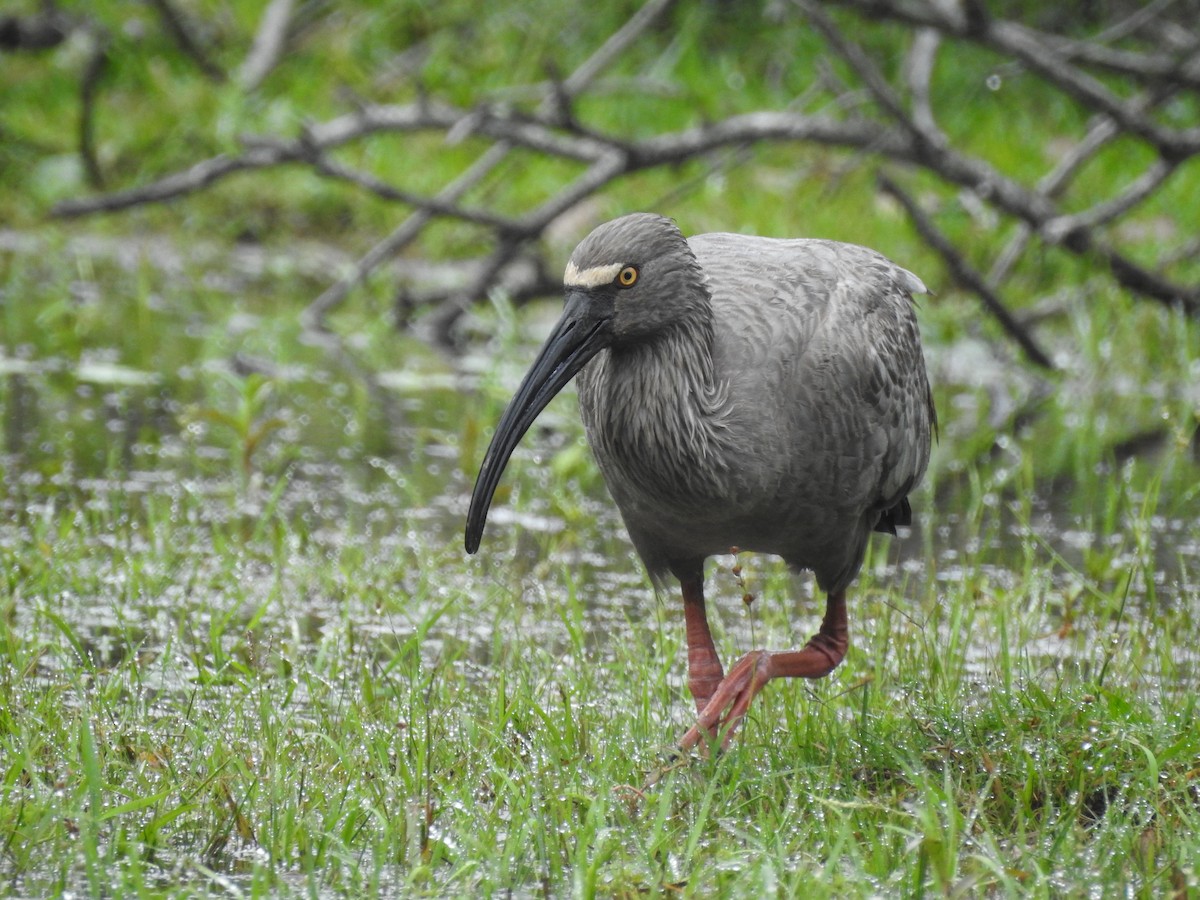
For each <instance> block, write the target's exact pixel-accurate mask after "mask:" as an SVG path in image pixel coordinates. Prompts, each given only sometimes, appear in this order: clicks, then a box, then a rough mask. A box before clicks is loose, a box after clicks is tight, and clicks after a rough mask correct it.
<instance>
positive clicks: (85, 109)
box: [79, 25, 109, 190]
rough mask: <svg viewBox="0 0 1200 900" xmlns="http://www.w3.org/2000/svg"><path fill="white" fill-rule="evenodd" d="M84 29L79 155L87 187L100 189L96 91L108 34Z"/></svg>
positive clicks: (93, 27) (105, 63)
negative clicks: (86, 47) (86, 43)
mask: <svg viewBox="0 0 1200 900" xmlns="http://www.w3.org/2000/svg"><path fill="white" fill-rule="evenodd" d="M84 30H85V32H86V33H87V37H88V56H87V62H85V63H84V67H83V77H82V78H81V79H80V86H79V156H80V158H81V159H82V160H83V170H84V172H86V173H87V179H88V184H90V185H91V186H92V187H93V188H95V189H97V190H98V189H100V188H102V187H104V173H103V172H102V171H101V170H100V160H99V159H98V158H97V156H96V92H97V91H98V90H99V88H100V79H101V78H103V77H104V71H105V69H107V68H108V44H109V40H108V33H107V32H106V31H105V30H104V29H103V28H101V27H100V26H99V25H90V26H87V27H85V29H84Z"/></svg>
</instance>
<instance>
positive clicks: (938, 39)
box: [905, 28, 945, 140]
mask: <svg viewBox="0 0 1200 900" xmlns="http://www.w3.org/2000/svg"><path fill="white" fill-rule="evenodd" d="M941 43H942V36H941V34H940V33H939V32H938V31H937V29H935V28H921V29H919V30H918V31H917V33H916V35H915V36H914V37H913V43H912V46H911V47H910V48H909V51H908V60H907V65H906V66H905V68H906V69H907V73H908V89H909V91H911V92H912V107H913V110H912V117H913V122H914V123H915V124H916V126H917V129H918V130H919V131H921V132H922V133H923V134H936V135H940V136H942V140H945V137H944V135H942V130H941V128H939V127H938V124H937V119H936V118H934V115H933V104H932V102H931V101H930V98H929V85H930V83H931V82H932V81H933V64H934V61H935V60H936V58H937V51H938V47H940V46H941Z"/></svg>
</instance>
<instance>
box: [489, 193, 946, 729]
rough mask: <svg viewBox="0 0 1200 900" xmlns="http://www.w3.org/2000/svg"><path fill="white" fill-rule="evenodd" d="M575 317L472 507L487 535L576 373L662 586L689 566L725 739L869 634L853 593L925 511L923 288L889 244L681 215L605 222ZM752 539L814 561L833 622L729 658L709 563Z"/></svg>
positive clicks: (597, 439)
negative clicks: (873, 543)
mask: <svg viewBox="0 0 1200 900" xmlns="http://www.w3.org/2000/svg"><path fill="white" fill-rule="evenodd" d="M563 281H564V285H565V287H566V303H565V305H564V308H563V314H562V316H561V318H560V319H559V320H558V322H557V324H556V325H555V326H554V328H553V330H552V331H551V332H550V335H549V336H548V337H547V338H546V342H545V343H544V344H543V345H542V348H541V350H539V351H538V355H537V358H536V359H535V360H534V362H533V365H532V366H530V369H529V371H528V372H527V373H526V375H525V377H524V379H522V381H521V385H520V387H518V388H517V392H516V394H515V395H514V397H513V399H512V400H511V401H510V402H509V404H508V407H507V408H506V409H505V410H504V414H503V415H502V416H501V417H500V422H499V423H498V424H497V426H496V432H495V435H494V436H493V438H492V442H491V444H490V445H489V446H488V450H487V453H486V454H485V456H484V460H483V464H482V465H481V466H480V469H479V477H478V479H477V480H476V482H475V490H474V491H473V492H472V494H471V507H470V510H469V511H468V513H467V529H466V548H467V551H468V552H469V553H474V552H475V551H476V550H477V549H478V548H479V541H480V539H481V537H482V535H483V527H484V524H485V522H486V519H487V511H488V506H489V505H490V503H491V500H492V496H493V495H494V493H495V490H496V486H497V484H499V481H500V476H501V474H502V473H503V471H504V466H505V464H506V463H507V462H508V459H509V457H510V456H511V455H512V452H513V449H514V448H515V447H516V445H517V442H518V441H520V439H521V437H522V435H524V434H525V431H526V430H527V429H528V428H529V426H530V425H531V424H532V423H533V421H534V419H535V418H536V417H537V415H538V413H539V412H541V410H542V409H543V408H545V406H546V404H547V403H549V402H550V400H551V399H552V398H553V397H554V395H555V394H557V393H558V391H559V390H561V389H562V388H563V386H565V385H566V384H567V383H568V382H569V381H570V380H571V379H572V378H574V377H575V375H576V374H579V375H580V378H579V406H580V411H581V413H582V416H583V423H584V426H585V428H586V429H587V437H588V442H589V443H590V444H591V446H592V450H593V452H594V453H595V455H596V461H597V463H598V464H599V466H600V471H601V472H602V473H603V474H604V480H605V482H606V483H607V484H608V489H609V491H610V492H611V493H612V496H613V499H614V500H615V501H616V503H617V507H618V508H619V509H620V510H621V515H622V517H623V518H624V520H625V525H626V527H627V529H628V531H629V534H630V537H631V538H632V539H633V543H634V546H635V547H636V548H637V551H638V553H639V555H640V556H641V558H642V560H643V561H644V562H645V564H646V568H647V569H648V571H649V572H650V576H651V577H652V578H653V579H654V581H655V582H656V584H661V582H662V580H663V579H664V577H665V576H666V575H667V574H668V573H670V574H673V575H675V576H676V577H677V578H678V579H679V581H680V586H681V591H682V596H683V615H684V622H685V626H686V631H687V645H688V653H687V656H688V688H689V690H690V691H691V693H692V697H693V698H694V700H695V702H696V711H697V719H696V724H695V726H693V727H692V728H691V729H690V730H689V731H688V732H687V734H685V735H684V737H683V739H682V740H681V741H680V744H681V746H682V747H683V748H684V749H688V748H691V747H694V746H697V745H698V744H699V742H700V741H702V740H705V739H708V740H710V741H715V740H720V741H721V742H722V744H727V743H728V742H729V740H730V738H731V737H732V735H733V733H734V731H735V730H736V729H737V727H738V725H739V723H740V722H741V720H742V719H743V718H744V717H745V715H746V712H747V710H748V709H749V706H750V703H751V701H752V700H753V699H754V697H755V696H756V695H757V693H758V692H759V691H760V690H761V689H762V688H763V686H764V685H765V684H766V683H767V682H769V681H771V680H772V679H775V678H820V677H823V676H824V675H827V674H828V673H829V672H831V671H832V670H833V669H834V668H835V667H836V666H838V665H839V664H840V663H841V662H842V660H843V659H844V658H845V654H846V650H847V647H848V646H849V625H848V616H847V608H846V596H845V594H846V588H847V586H848V585H849V583H850V581H851V580H852V579H853V578H854V576H855V575H857V574H858V570H859V568H860V567H861V565H862V559H863V554H864V552H865V550H866V546H867V540H868V538H869V536H870V533H871V531H872V530H876V531H890V532H892V533H895V530H896V526H897V525H907V524H909V522H910V520H911V511H910V508H909V504H908V493H909V491H911V490H912V489H913V487H914V486H915V485H916V484H917V482H918V481H920V479H921V476H922V475H923V474H924V472H925V466H926V464H927V463H928V462H929V445H930V440H931V435H932V432H933V430H934V429H935V428H936V426H937V421H936V415H935V413H934V408H933V401H932V398H931V396H930V392H929V383H928V381H927V379H926V376H925V361H924V358H923V356H922V354H921V341H920V334H919V332H918V329H917V320H916V316H915V315H914V311H913V295H914V294H918V293H923V292H924V291H925V286H924V285H923V284H922V283H921V280H920V279H919V278H917V277H916V276H915V275H913V274H912V273H911V272H908V271H906V270H904V269H902V268H900V267H899V266H897V265H895V264H894V263H892V262H890V261H889V260H887V259H886V258H884V257H883V256H881V255H879V254H878V253H876V252H875V251H873V250H868V249H866V248H865V247H858V246H855V245H853V244H840V243H836V242H834V241H821V240H772V239H767V238H758V237H748V236H745V235H738V234H702V235H697V236H696V237H693V238H691V239H690V240H688V239H685V238H684V237H683V235H682V234H681V233H680V232H679V229H678V228H676V227H675V225H674V224H673V223H672V222H671V221H670V220H669V219H665V218H663V217H662V216H655V215H649V214H645V213H638V214H635V215H630V216H625V217H623V218H620V219H616V220H614V221H612V222H608V223H607V224H604V225H601V226H600V227H599V228H597V229H596V230H595V231H593V232H592V233H591V234H590V235H589V236H588V237H587V238H585V239H584V240H583V242H582V243H580V245H579V246H578V247H576V248H575V252H574V253H573V254H572V255H571V259H570V262H568V264H567V270H566V274H565V275H564V278H563ZM734 547H737V548H740V549H744V550H754V551H759V552H764V553H773V554H777V555H779V556H781V557H783V559H784V560H786V561H787V562H788V564H789V565H791V566H792V567H794V568H797V569H811V570H812V571H813V573H814V574H815V575H816V579H817V583H818V585H819V586H820V587H821V588H822V589H823V590H824V591H825V592H826V594H827V597H826V607H825V615H824V617H823V619H822V620H821V627H820V630H819V631H818V632H817V633H816V634H815V635H814V636H813V637H812V638H810V639H809V641H808V643H807V644H805V645H804V646H803V647H802V648H800V649H798V650H785V651H776V652H770V651H766V650H752V651H750V652H749V653H747V654H745V655H744V656H743V657H742V658H741V659H740V660H738V662H737V663H736V664H734V665H733V667H732V668H731V669H730V670H729V672H728V673H726V672H725V670H724V667H723V666H722V665H721V661H720V658H719V656H718V654H717V649H716V646H715V643H714V641H713V638H712V633H711V630H710V629H709V625H708V618H707V612H706V607H705V600H704V587H703V581H704V575H703V566H704V560H705V559H706V558H707V557H709V556H712V555H714V554H718V553H728V552H729V551H730V550H731V549H732V548H734Z"/></svg>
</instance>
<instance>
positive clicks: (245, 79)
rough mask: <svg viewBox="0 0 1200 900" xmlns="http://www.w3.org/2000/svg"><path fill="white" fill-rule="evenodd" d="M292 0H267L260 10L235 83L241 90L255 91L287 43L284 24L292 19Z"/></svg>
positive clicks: (286, 29)
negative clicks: (265, 6) (264, 6)
mask: <svg viewBox="0 0 1200 900" xmlns="http://www.w3.org/2000/svg"><path fill="white" fill-rule="evenodd" d="M294 6H295V3H294V0H271V2H270V3H269V4H267V8H266V10H265V11H264V12H263V16H262V21H260V22H259V25H258V32H257V33H256V34H255V35H254V43H253V44H252V45H251V47H250V52H249V53H248V54H247V55H246V59H245V61H243V63H242V67H241V69H239V70H238V82H239V83H240V84H241V86H242V90H244V91H247V92H249V91H255V90H257V89H258V88H259V86H260V85H261V84H262V83H263V81H264V80H265V79H266V77H267V76H268V75H269V74H271V71H272V70H273V69H274V68H275V66H277V65H278V64H279V59H280V57H281V56H282V55H283V48H284V47H285V46H286V45H287V35H288V26H289V24H290V23H291V20H292V9H293V7H294Z"/></svg>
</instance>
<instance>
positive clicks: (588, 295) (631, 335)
mask: <svg viewBox="0 0 1200 900" xmlns="http://www.w3.org/2000/svg"><path fill="white" fill-rule="evenodd" d="M563 287H564V289H565V291H566V302H565V304H564V307H563V313H562V316H561V317H560V318H559V320H558V322H557V323H556V324H555V326H554V328H553V330H551V332H550V335H549V336H548V337H547V338H546V342H545V343H544V344H542V348H541V350H540V351H538V355H537V357H536V359H534V361H533V365H532V366H530V368H529V371H528V372H527V373H526V374H525V378H524V379H523V380H522V381H521V385H520V387H518V388H517V392H516V394H515V395H514V396H513V398H512V400H510V401H509V404H508V407H507V408H506V409H505V410H504V414H503V415H502V416H501V417H500V422H499V423H498V424H497V425H496V431H495V434H494V435H493V436H492V442H491V444H490V445H489V446H488V449H487V453H486V454H485V455H484V459H483V464H482V465H481V466H480V468H479V477H478V478H477V479H476V481H475V490H474V491H473V492H472V494H471V506H470V510H469V511H468V513H467V529H466V548H467V552H468V553H474V552H475V551H476V550H478V549H479V541H480V538H481V537H482V536H483V526H484V523H485V522H486V520H487V512H488V508H489V507H490V506H491V502H492V495H493V494H494V493H495V491H496V486H497V485H498V484H499V483H500V476H501V475H502V474H503V472H504V467H505V466H506V465H507V464H508V460H509V457H510V456H512V452H513V450H514V449H516V446H517V444H518V442H520V440H521V438H522V437H523V436H524V434H525V432H526V431H527V430H528V429H529V426H530V425H532V424H533V421H534V419H536V418H537V416H538V414H539V413H540V412H541V411H542V410H543V409H545V407H546V404H548V403H549V402H550V401H551V400H552V399H553V398H554V396H555V395H556V394H557V393H558V392H559V391H560V390H562V389H563V387H564V386H566V384H567V383H568V382H569V381H570V380H571V379H572V378H574V377H575V375H576V373H578V372H579V370H580V369H582V368H583V367H584V366H585V365H587V363H588V361H589V360H591V359H592V358H593V357H594V356H595V355H596V354H597V353H599V352H600V351H601V350H604V349H607V348H609V347H617V348H620V347H624V346H630V345H633V344H637V343H642V342H646V341H650V340H653V338H654V337H655V336H656V335H659V334H662V333H663V332H664V331H666V330H668V329H670V328H671V327H672V325H673V324H678V323H679V322H681V321H684V320H686V318H687V316H688V313H689V311H690V310H692V309H695V308H696V307H697V306H699V305H700V304H703V303H705V302H706V301H707V298H708V294H707V292H706V290H705V288H704V286H703V277H702V274H701V272H700V268H699V265H698V264H697V262H696V258H695V256H694V255H693V253H692V251H691V248H690V247H688V244H687V241H686V240H685V239H684V237H683V234H682V233H681V232H680V231H679V229H678V228H677V227H676V226H675V223H674V222H672V221H671V220H670V219H667V218H664V217H663V216H657V215H652V214H650V213H634V214H632V215H628V216H622V217H621V218H619V219H614V220H613V221H611V222H606V223H605V224H603V225H600V226H599V227H597V228H596V229H595V230H594V231H593V232H592V233H591V234H589V235H588V236H587V237H586V238H584V239H583V241H581V242H580V244H579V246H578V247H576V248H575V251H574V252H573V253H572V254H571V259H570V261H569V262H568V263H567V270H566V273H565V274H564V276H563Z"/></svg>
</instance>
